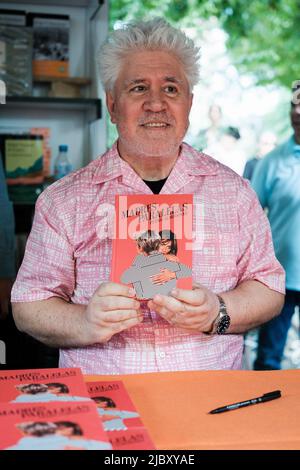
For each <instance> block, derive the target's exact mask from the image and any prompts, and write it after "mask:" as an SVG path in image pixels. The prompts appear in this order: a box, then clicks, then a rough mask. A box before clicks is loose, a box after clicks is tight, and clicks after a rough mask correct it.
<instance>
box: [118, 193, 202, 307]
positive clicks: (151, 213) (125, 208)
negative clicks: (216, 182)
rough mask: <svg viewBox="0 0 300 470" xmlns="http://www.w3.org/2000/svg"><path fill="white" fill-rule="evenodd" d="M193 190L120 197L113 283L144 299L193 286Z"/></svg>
mask: <svg viewBox="0 0 300 470" xmlns="http://www.w3.org/2000/svg"><path fill="white" fill-rule="evenodd" d="M192 227H193V195H192V194H172V195H162V194H152V195H144V194H143V195H140V194H133V195H125V196H122V195H118V196H116V220H115V233H114V237H113V259H112V275H111V280H112V281H113V282H118V283H123V284H127V285H131V286H133V287H134V289H135V291H136V296H137V298H139V299H151V298H153V297H154V295H155V294H165V295H168V294H169V293H170V291H171V290H172V289H173V288H174V287H180V288H183V289H191V288H192V239H193V229H192Z"/></svg>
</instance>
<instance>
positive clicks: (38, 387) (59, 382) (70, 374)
mask: <svg viewBox="0 0 300 470" xmlns="http://www.w3.org/2000/svg"><path fill="white" fill-rule="evenodd" d="M86 400H90V398H89V394H88V392H87V389H86V385H85V382H84V380H83V375H82V373H81V370H80V369H79V368H70V369H63V368H62V369H21V370H5V371H0V402H10V403H37V402H40V403H41V402H44V403H45V402H53V401H60V402H63V401H69V402H70V401H73V402H75V401H77V402H80V401H86Z"/></svg>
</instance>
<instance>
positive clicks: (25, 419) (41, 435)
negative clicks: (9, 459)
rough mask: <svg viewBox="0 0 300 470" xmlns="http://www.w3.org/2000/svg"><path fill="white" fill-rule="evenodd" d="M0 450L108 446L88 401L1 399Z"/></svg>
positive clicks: (104, 447) (109, 447)
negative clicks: (0, 430)
mask: <svg viewBox="0 0 300 470" xmlns="http://www.w3.org/2000/svg"><path fill="white" fill-rule="evenodd" d="M0 428H1V429H2V430H3V429H5V432H1V433H0V449H2V450H103V449H111V448H112V446H111V444H110V443H109V441H108V438H107V435H106V433H105V432H104V430H103V426H102V423H101V420H100V419H99V416H98V413H97V410H96V407H95V405H94V403H93V402H91V401H82V402H80V403H79V402H78V403H75V402H65V403H58V402H56V403H54V402H52V403H15V404H3V403H0Z"/></svg>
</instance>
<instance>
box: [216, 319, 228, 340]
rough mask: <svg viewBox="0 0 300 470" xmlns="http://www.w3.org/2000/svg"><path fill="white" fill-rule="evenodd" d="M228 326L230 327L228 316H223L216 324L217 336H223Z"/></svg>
mask: <svg viewBox="0 0 300 470" xmlns="http://www.w3.org/2000/svg"><path fill="white" fill-rule="evenodd" d="M229 325H230V316H229V315H223V316H222V318H221V319H220V321H219V323H218V327H217V334H218V335H223V334H224V333H225V332H226V331H227V330H228V328H229Z"/></svg>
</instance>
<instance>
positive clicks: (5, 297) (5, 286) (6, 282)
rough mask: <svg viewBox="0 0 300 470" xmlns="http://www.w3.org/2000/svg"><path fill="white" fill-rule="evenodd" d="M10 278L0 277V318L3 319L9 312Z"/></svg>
mask: <svg viewBox="0 0 300 470" xmlns="http://www.w3.org/2000/svg"><path fill="white" fill-rule="evenodd" d="M12 285H13V281H12V279H0V320H4V319H5V318H6V317H7V315H8V312H9V309H8V307H9V302H10V293H11V289H12Z"/></svg>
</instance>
